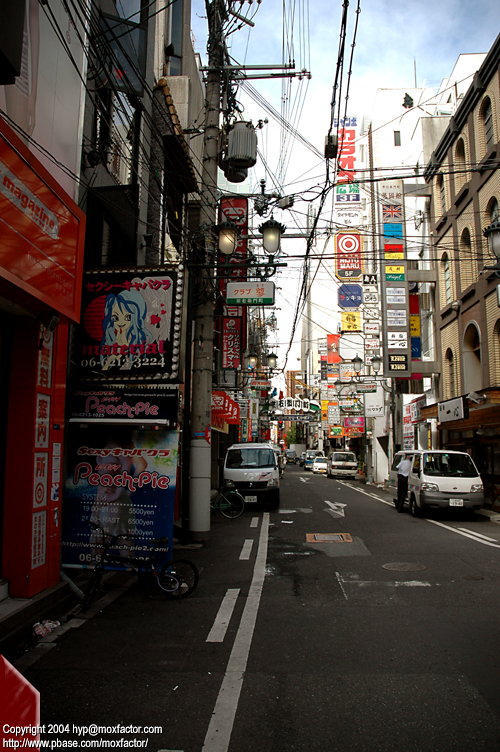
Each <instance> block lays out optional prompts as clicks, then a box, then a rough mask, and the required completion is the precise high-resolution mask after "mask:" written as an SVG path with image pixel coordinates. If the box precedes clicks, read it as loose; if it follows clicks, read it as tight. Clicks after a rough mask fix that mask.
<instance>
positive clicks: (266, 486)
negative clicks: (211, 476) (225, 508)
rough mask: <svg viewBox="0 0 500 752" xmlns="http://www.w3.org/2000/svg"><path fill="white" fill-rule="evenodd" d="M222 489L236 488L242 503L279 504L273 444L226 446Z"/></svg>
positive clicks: (275, 457)
mask: <svg viewBox="0 0 500 752" xmlns="http://www.w3.org/2000/svg"><path fill="white" fill-rule="evenodd" d="M278 456H279V455H278ZM224 488H236V490H237V491H239V492H240V494H241V495H242V496H243V497H244V498H245V503H246V504H257V502H259V503H261V504H263V506H264V507H265V508H267V509H276V508H277V507H279V505H280V472H279V461H278V458H277V456H276V453H275V451H274V449H273V447H272V446H270V445H269V444H253V443H248V444H233V445H232V446H230V447H229V449H228V450H227V453H226V458H225V460H224Z"/></svg>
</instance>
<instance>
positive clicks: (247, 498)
mask: <svg viewBox="0 0 500 752" xmlns="http://www.w3.org/2000/svg"><path fill="white" fill-rule="evenodd" d="M245 501H246V503H247V504H257V497H256V496H245Z"/></svg>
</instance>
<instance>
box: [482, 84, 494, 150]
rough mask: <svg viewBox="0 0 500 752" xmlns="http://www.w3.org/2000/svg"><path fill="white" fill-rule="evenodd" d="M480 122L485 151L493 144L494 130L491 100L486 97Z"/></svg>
mask: <svg viewBox="0 0 500 752" xmlns="http://www.w3.org/2000/svg"><path fill="white" fill-rule="evenodd" d="M482 120H483V129H484V144H485V147H486V151H488V149H489V148H490V146H493V144H494V143H495V129H494V127H493V111H492V108H491V99H490V98H489V97H486V99H485V100H484V102H483V107H482Z"/></svg>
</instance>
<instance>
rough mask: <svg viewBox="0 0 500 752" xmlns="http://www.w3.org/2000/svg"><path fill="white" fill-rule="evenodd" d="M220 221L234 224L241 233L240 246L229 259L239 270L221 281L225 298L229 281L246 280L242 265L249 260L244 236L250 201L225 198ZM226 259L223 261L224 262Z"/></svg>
mask: <svg viewBox="0 0 500 752" xmlns="http://www.w3.org/2000/svg"><path fill="white" fill-rule="evenodd" d="M220 220H221V222H224V221H225V222H232V223H233V224H235V225H236V226H237V227H238V229H239V231H240V238H239V240H238V245H237V246H236V250H235V252H234V253H233V255H232V256H231V257H230V258H229V265H230V266H231V265H234V266H237V267H239V268H236V269H232V270H231V271H230V272H228V276H227V277H225V278H223V279H220V280H219V287H220V290H221V292H222V294H223V296H224V297H226V284H227V282H228V281H230V282H237V281H238V280H240V279H241V280H242V279H246V278H247V272H246V269H244V268H241V264H244V263H246V260H247V245H248V241H247V238H246V237H242V236H243V235H248V199H246V198H232V197H229V196H224V197H223V198H222V199H221V202H220ZM224 260H225V259H221V261H224Z"/></svg>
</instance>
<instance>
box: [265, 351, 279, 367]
mask: <svg viewBox="0 0 500 752" xmlns="http://www.w3.org/2000/svg"><path fill="white" fill-rule="evenodd" d="M277 362H278V356H277V355H276V354H275V353H269V355H268V356H267V365H268V366H269V368H276V364H277Z"/></svg>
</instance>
